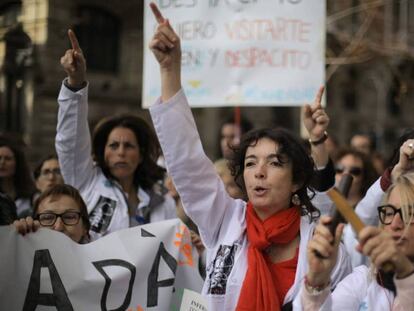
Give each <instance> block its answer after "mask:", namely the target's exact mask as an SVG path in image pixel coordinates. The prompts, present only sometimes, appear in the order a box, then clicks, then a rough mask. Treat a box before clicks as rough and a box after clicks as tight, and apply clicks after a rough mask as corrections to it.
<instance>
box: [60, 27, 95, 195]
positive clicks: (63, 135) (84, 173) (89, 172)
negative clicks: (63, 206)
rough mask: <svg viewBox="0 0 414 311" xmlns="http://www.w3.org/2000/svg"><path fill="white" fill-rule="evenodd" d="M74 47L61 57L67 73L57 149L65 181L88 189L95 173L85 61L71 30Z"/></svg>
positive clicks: (82, 188) (61, 102)
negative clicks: (89, 125) (89, 124)
mask: <svg viewBox="0 0 414 311" xmlns="http://www.w3.org/2000/svg"><path fill="white" fill-rule="evenodd" d="M68 36H69V40H70V42H71V47H72V48H71V49H68V50H67V51H66V52H65V54H64V55H63V56H62V58H61V59H60V63H61V65H62V67H63V69H64V71H65V72H66V74H67V79H65V80H64V82H63V84H62V87H61V90H60V93H59V98H58V102H59V112H58V124H57V134H56V141H55V144H56V152H57V153H58V157H59V163H60V169H61V171H62V174H63V178H64V180H65V182H66V183H68V184H70V185H72V186H74V187H75V188H78V189H79V190H80V191H83V190H85V187H86V186H87V185H88V183H89V181H90V179H91V178H92V176H93V162H92V157H91V140H90V133H89V127H88V88H87V82H86V61H85V58H84V56H83V53H82V50H81V48H80V46H79V43H78V40H77V38H76V36H75V33H74V32H73V31H72V30H69V31H68Z"/></svg>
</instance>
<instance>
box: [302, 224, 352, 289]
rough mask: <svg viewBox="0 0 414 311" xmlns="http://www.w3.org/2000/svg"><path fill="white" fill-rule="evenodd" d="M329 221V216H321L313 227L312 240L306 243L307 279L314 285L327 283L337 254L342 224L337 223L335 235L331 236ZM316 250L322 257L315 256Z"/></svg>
mask: <svg viewBox="0 0 414 311" xmlns="http://www.w3.org/2000/svg"><path fill="white" fill-rule="evenodd" d="M330 221H331V217H328V216H323V217H321V219H320V221H319V224H318V225H317V226H316V228H315V232H314V235H313V237H312V240H310V241H309V243H308V249H307V256H308V265H309V270H308V274H307V280H308V282H309V283H310V284H312V285H315V286H321V285H326V284H328V283H329V280H330V277H331V272H332V269H333V267H334V266H335V263H336V259H337V255H338V247H339V243H340V242H341V235H342V231H343V228H344V225H343V224H339V225H338V227H337V228H336V232H335V237H333V236H332V234H331V232H330V231H329V229H328V227H327V224H328V223H329V222H330ZM316 251H317V252H318V253H319V254H321V255H322V256H323V258H320V257H319V256H317V255H316Z"/></svg>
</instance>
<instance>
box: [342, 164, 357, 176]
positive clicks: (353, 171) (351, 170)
mask: <svg viewBox="0 0 414 311" xmlns="http://www.w3.org/2000/svg"><path fill="white" fill-rule="evenodd" d="M335 172H336V173H337V174H342V173H344V172H345V173H346V172H348V173H349V174H351V175H353V176H359V175H361V174H362V168H360V167H358V166H351V167H345V166H343V165H337V166H336V167H335Z"/></svg>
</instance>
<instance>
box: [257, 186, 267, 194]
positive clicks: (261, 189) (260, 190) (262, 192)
mask: <svg viewBox="0 0 414 311" xmlns="http://www.w3.org/2000/svg"><path fill="white" fill-rule="evenodd" d="M266 191H267V188H264V187H260V186H257V187H254V192H255V193H256V194H257V195H262V194H264V193H265V192H266Z"/></svg>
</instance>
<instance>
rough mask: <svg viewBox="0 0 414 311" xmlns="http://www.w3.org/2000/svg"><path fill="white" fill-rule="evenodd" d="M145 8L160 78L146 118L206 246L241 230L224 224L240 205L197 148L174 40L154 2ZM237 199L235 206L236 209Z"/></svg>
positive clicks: (177, 42) (239, 210)
mask: <svg viewBox="0 0 414 311" xmlns="http://www.w3.org/2000/svg"><path fill="white" fill-rule="evenodd" d="M151 8H152V11H153V12H154V16H155V18H156V19H157V21H158V27H157V29H156V32H155V34H154V37H153V39H152V41H151V43H150V48H151V50H152V51H153V53H154V55H155V57H156V59H157V61H158V63H159V65H160V71H161V83H162V86H161V87H162V95H161V101H158V102H157V103H156V104H155V105H153V106H152V107H151V108H150V113H151V118H152V120H153V123H154V128H155V130H156V133H157V136H158V139H159V141H160V144H161V148H162V151H163V154H164V157H165V161H166V165H167V170H168V172H169V174H170V175H171V177H172V179H173V181H174V185H175V186H176V188H177V191H178V193H179V194H180V197H181V200H182V202H183V206H184V209H185V211H186V213H187V215H188V216H189V217H190V218H191V219H192V220H193V221H194V222H195V223H196V224H197V226H198V228H199V230H200V235H201V237H202V239H203V242H204V243H205V244H206V246H207V247H213V246H214V244H215V243H216V242H217V241H218V240H219V239H220V238H221V239H222V238H223V237H221V236H220V235H221V234H225V232H226V231H227V230H229V229H231V230H234V231H236V230H239V231H241V230H242V228H241V227H240V228H230V226H229V224H228V223H229V220H230V219H232V217H238V218H239V219H241V220H243V219H244V214H243V213H244V209H243V208H242V207H244V206H245V204H244V202H242V201H235V200H233V199H231V198H230V196H229V195H228V194H227V192H226V190H225V187H224V185H223V182H222V181H221V179H220V177H219V176H218V175H217V173H216V170H215V168H214V165H213V163H212V162H211V161H210V160H209V159H208V157H207V156H206V154H205V152H204V150H203V147H202V145H201V141H200V137H199V134H198V131H197V126H196V124H195V122H194V118H193V116H192V113H191V109H190V107H189V105H188V103H187V99H186V97H185V95H184V92H183V91H182V90H181V79H180V70H181V68H180V65H181V60H180V59H181V51H180V40H179V38H178V37H177V35H176V34H175V32H174V31H173V29H172V28H171V26H170V24H169V22H168V20H167V19H165V18H164V17H162V15H161V13H160V12H159V10H158V8H157V7H156V5H155V4H151ZM236 202H238V203H236ZM237 204H238V205H239V206H240V207H241V208H236V205H237ZM222 229H223V230H222ZM240 235H241V233H240Z"/></svg>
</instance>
